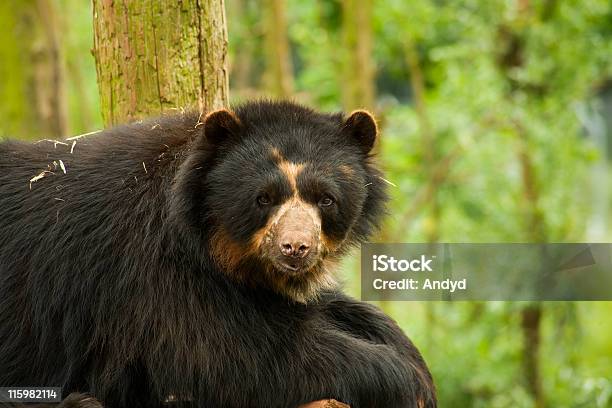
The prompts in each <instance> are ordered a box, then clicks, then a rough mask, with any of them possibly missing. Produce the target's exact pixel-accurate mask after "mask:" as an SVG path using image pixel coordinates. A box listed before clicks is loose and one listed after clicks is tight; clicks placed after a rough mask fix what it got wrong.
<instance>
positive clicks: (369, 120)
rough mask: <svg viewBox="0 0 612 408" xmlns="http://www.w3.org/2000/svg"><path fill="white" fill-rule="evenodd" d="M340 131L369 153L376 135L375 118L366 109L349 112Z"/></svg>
mask: <svg viewBox="0 0 612 408" xmlns="http://www.w3.org/2000/svg"><path fill="white" fill-rule="evenodd" d="M342 131H343V132H344V133H345V134H347V135H348V136H349V137H350V138H352V139H353V140H355V141H356V142H357V144H359V147H360V148H361V150H362V151H363V152H364V153H366V154H367V153H369V152H370V150H372V147H374V142H375V141H376V137H377V136H378V126H376V119H374V116H372V114H371V113H370V112H368V111H366V110H356V111H353V112H351V114H350V115H349V117H348V118H347V119H346V120H345V121H344V124H343V125H342Z"/></svg>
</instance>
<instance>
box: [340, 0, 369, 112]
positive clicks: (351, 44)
mask: <svg viewBox="0 0 612 408" xmlns="http://www.w3.org/2000/svg"><path fill="white" fill-rule="evenodd" d="M342 13H343V21H342V31H343V33H342V40H343V43H344V44H343V48H344V50H345V52H346V58H344V75H343V79H342V83H343V85H344V90H343V95H342V96H343V105H344V108H345V109H347V110H351V109H356V108H369V109H372V107H373V104H374V93H375V90H374V89H375V86H374V63H373V61H372V0H343V1H342Z"/></svg>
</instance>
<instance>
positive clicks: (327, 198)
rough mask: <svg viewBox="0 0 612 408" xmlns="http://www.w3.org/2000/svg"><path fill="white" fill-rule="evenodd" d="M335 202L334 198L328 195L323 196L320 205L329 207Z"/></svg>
mask: <svg viewBox="0 0 612 408" xmlns="http://www.w3.org/2000/svg"><path fill="white" fill-rule="evenodd" d="M333 203H334V199H333V198H332V197H330V196H328V195H326V196H323V197H321V199H320V200H319V207H329V206H330V205H332V204H333Z"/></svg>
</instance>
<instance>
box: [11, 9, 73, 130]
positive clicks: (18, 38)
mask: <svg viewBox="0 0 612 408" xmlns="http://www.w3.org/2000/svg"><path fill="white" fill-rule="evenodd" d="M0 25H1V26H2V27H3V34H2V38H0V77H1V78H3V80H2V81H1V83H0V99H1V100H2V103H1V104H0V136H10V137H18V138H24V139H42V138H49V137H51V138H58V137H61V136H66V135H67V120H66V117H67V109H66V96H65V81H64V79H65V74H64V64H63V58H62V49H61V47H60V41H59V34H60V29H59V27H58V22H57V18H56V13H55V9H54V7H53V3H52V2H51V1H50V0H23V1H17V0H8V1H3V2H0Z"/></svg>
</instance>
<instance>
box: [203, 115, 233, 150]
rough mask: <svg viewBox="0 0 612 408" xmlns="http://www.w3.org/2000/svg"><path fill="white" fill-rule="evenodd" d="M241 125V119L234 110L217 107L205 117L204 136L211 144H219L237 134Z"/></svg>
mask: <svg viewBox="0 0 612 408" xmlns="http://www.w3.org/2000/svg"><path fill="white" fill-rule="evenodd" d="M241 126H242V125H241V123H240V119H238V116H236V114H235V113H234V112H232V111H230V110H228V109H217V110H215V111H212V112H210V113H208V114H207V115H206V117H205V118H204V136H205V137H206V140H207V141H208V142H209V143H210V144H212V145H213V146H217V145H218V144H220V143H223V142H224V141H227V140H229V139H230V138H231V137H232V136H235V135H237V134H238V133H239V132H240V128H241Z"/></svg>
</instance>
